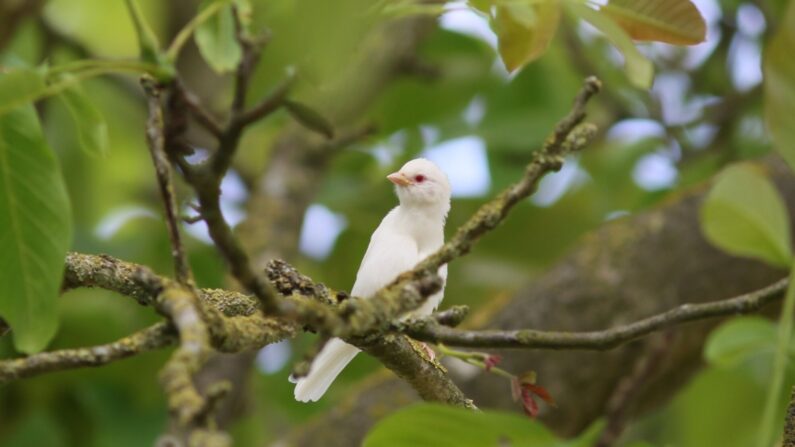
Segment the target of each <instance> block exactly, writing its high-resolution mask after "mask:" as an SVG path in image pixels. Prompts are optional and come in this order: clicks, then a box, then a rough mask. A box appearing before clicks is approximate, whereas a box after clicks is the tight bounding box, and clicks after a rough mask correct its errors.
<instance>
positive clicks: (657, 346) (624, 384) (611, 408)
mask: <svg viewBox="0 0 795 447" xmlns="http://www.w3.org/2000/svg"><path fill="white" fill-rule="evenodd" d="M672 339H673V336H672V334H671V333H661V334H658V337H655V338H652V339H651V340H650V341H649V343H648V350H647V352H646V353H644V355H643V356H641V358H639V359H638V361H637V362H636V363H635V366H634V368H632V370H631V371H630V373H629V374H628V375H627V376H626V377H624V378H623V379H621V381H619V383H618V385H617V386H616V388H615V390H614V391H613V394H612V396H610V399H609V400H608V402H607V409H606V411H605V417H606V419H607V424H606V426H605V429H604V431H602V434H601V435H600V436H599V439H598V440H597V441H596V444H595V445H594V447H610V446H612V445H614V444H615V443H616V442H617V441H618V438H619V437H620V436H621V433H622V432H623V431H624V428H625V427H626V424H627V419H628V416H629V413H630V411H631V410H632V409H633V407H634V405H635V403H636V401H637V398H638V394H640V392H641V391H642V389H643V387H644V386H646V385H647V384H648V383H649V382H650V381H651V379H653V378H654V376H655V374H656V373H657V372H658V370H659V369H660V364H661V363H662V362H663V360H664V359H665V357H666V354H667V353H668V351H669V350H670V348H671V343H672Z"/></svg>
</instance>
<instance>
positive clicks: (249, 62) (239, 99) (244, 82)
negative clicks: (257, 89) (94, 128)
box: [232, 5, 270, 120]
mask: <svg viewBox="0 0 795 447" xmlns="http://www.w3.org/2000/svg"><path fill="white" fill-rule="evenodd" d="M232 17H233V20H234V23H235V36H236V37H237V41H238V43H239V44H240V48H241V49H242V51H243V55H242V57H241V59H240V63H239V64H238V66H237V71H235V93H234V96H233V97H232V98H233V99H232V117H233V118H232V119H233V120H234V119H236V118H237V117H238V116H239V115H240V113H241V112H243V109H244V108H245V107H246V96H247V93H248V86H249V83H250V81H251V75H252V74H253V73H254V68H256V66H257V63H258V62H259V58H260V54H262V48H263V46H264V45H265V44H266V43H267V41H268V39H269V37H270V36H269V35H267V34H265V35H263V36H261V37H260V38H258V39H253V38H251V37H250V36H248V35H247V33H246V29H245V27H244V26H243V23H241V19H240V11H238V8H237V6H236V5H233V6H232Z"/></svg>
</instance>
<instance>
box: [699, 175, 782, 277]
mask: <svg viewBox="0 0 795 447" xmlns="http://www.w3.org/2000/svg"><path fill="white" fill-rule="evenodd" d="M701 228H702V230H703V232H704V234H705V235H706V236H707V239H709V241H710V242H712V243H713V244H715V245H717V246H718V247H720V248H722V249H723V250H725V251H727V252H729V253H732V254H735V255H739V256H748V257H752V258H758V259H761V260H763V261H765V262H767V263H769V264H771V265H774V266H777V267H789V265H790V263H791V260H792V253H791V251H790V250H791V249H790V246H791V245H790V234H789V229H790V225H789V215H788V214H787V209H786V208H785V206H784V203H783V201H782V199H781V197H780V196H779V194H778V192H777V191H776V189H775V188H774V187H773V185H772V184H771V183H770V181H769V180H768V179H767V178H766V177H764V176H763V175H762V174H761V173H760V172H759V171H758V170H757V169H755V168H753V167H751V166H750V165H748V164H738V165H734V166H730V167H729V168H727V169H726V170H724V171H723V172H722V173H721V174H720V175H719V176H718V179H717V181H716V182H715V186H713V187H712V190H711V191H710V193H709V195H708V196H707V198H706V200H705V202H704V205H703V206H702V208H701Z"/></svg>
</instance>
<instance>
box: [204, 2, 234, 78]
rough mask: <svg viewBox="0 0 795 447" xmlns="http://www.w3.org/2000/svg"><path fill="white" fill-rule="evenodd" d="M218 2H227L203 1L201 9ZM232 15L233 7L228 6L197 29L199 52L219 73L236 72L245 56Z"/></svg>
mask: <svg viewBox="0 0 795 447" xmlns="http://www.w3.org/2000/svg"><path fill="white" fill-rule="evenodd" d="M217 1H226V0H203V1H202V3H201V6H200V7H199V9H200V10H201V9H204V8H206V7H207V6H209V5H211V4H213V3H215V2H217ZM232 14H233V11H232V5H231V4H229V5H226V6H224V7H223V8H221V10H220V11H219V12H218V13H217V14H215V15H213V16H212V17H210V18H209V19H207V20H206V21H205V22H204V23H202V24H201V25H199V27H198V28H197V29H196V45H198V47H199V51H200V52H201V54H202V56H203V57H204V60H206V61H207V63H208V64H210V67H212V68H213V70H215V71H217V72H219V73H224V72H227V71H231V70H234V69H235V67H237V64H238V63H240V58H241V57H242V55H243V50H242V49H241V48H240V43H239V42H238V41H237V36H236V31H235V22H234V17H233V16H232Z"/></svg>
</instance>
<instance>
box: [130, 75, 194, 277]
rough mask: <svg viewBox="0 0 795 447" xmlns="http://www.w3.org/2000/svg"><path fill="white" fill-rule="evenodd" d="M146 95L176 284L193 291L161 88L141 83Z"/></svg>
mask: <svg viewBox="0 0 795 447" xmlns="http://www.w3.org/2000/svg"><path fill="white" fill-rule="evenodd" d="M141 84H142V85H143V88H144V90H145V91H146V96H147V104H148V107H149V120H148V121H147V123H146V137H147V143H148V146H149V153H150V154H151V156H152V163H153V164H154V166H155V174H156V176H157V184H158V185H159V187H160V197H161V199H162V200H163V208H164V210H165V215H166V227H167V228H168V236H169V239H170V240H171V256H172V258H173V259H174V272H175V274H176V277H177V281H178V282H179V283H180V284H183V285H185V286H188V287H193V285H194V284H195V283H194V281H193V273H192V272H191V269H190V264H189V263H188V257H187V254H186V253H185V250H184V248H183V246H182V240H181V237H180V233H179V211H177V198H176V194H175V193H174V185H173V183H172V181H171V167H170V165H169V163H168V157H167V156H166V151H165V147H164V146H165V138H164V136H163V129H164V122H163V110H162V108H161V105H160V88H159V87H158V86H157V85H156V84H155V82H154V80H153V79H151V78H143V79H142V80H141Z"/></svg>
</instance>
